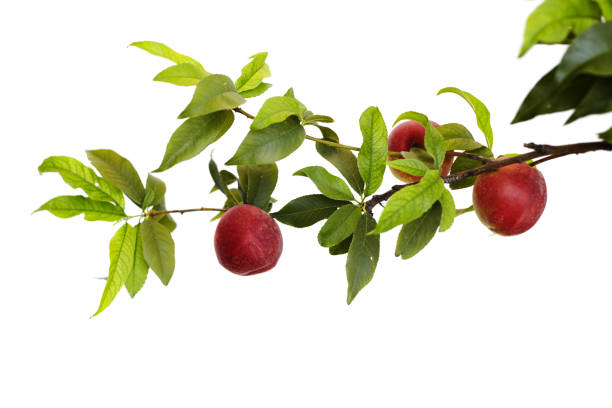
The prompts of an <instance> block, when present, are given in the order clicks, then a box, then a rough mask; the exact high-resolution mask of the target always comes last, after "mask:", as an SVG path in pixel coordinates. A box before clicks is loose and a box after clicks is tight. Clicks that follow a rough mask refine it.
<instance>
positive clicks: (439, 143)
mask: <svg viewBox="0 0 612 408" xmlns="http://www.w3.org/2000/svg"><path fill="white" fill-rule="evenodd" d="M425 150H427V152H428V153H429V154H431V156H432V157H433V159H434V164H435V166H436V168H438V169H439V168H440V167H442V163H443V162H444V158H445V156H446V144H445V143H444V137H443V136H442V134H441V133H440V132H439V131H438V129H436V128H435V126H433V125H432V124H431V122H429V121H428V122H427V125H426V126H425Z"/></svg>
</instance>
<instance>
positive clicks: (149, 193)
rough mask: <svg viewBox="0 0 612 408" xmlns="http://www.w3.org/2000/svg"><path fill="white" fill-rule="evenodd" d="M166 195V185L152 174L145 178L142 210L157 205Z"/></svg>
mask: <svg viewBox="0 0 612 408" xmlns="http://www.w3.org/2000/svg"><path fill="white" fill-rule="evenodd" d="M165 195H166V183H164V182H163V181H162V180H160V179H158V178H157V177H155V176H154V175H152V174H149V175H148V176H147V186H146V187H145V198H144V200H143V203H142V207H143V208H147V207H149V206H151V205H155V204H159V203H160V202H161V200H162V199H163V198H164V196H165Z"/></svg>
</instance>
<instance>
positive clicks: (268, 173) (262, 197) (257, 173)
mask: <svg viewBox="0 0 612 408" xmlns="http://www.w3.org/2000/svg"><path fill="white" fill-rule="evenodd" d="M238 174H240V176H241V182H240V184H241V185H242V186H246V201H245V203H246V204H251V205H255V206H257V207H259V208H261V209H262V210H264V211H267V209H268V205H269V204H270V198H271V197H272V192H273V191H274V188H275V187H276V182H277V180H278V167H276V164H274V163H271V164H259V165H251V166H238ZM245 179H246V180H245ZM243 180H244V182H243Z"/></svg>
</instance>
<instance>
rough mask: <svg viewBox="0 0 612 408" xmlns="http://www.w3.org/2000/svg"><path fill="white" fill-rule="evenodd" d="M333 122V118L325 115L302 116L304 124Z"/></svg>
mask: <svg viewBox="0 0 612 408" xmlns="http://www.w3.org/2000/svg"><path fill="white" fill-rule="evenodd" d="M313 123H334V119H333V118H332V117H331V116H327V115H310V116H308V117H305V118H304V124H313Z"/></svg>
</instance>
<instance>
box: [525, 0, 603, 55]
mask: <svg viewBox="0 0 612 408" xmlns="http://www.w3.org/2000/svg"><path fill="white" fill-rule="evenodd" d="M600 14H601V13H600V11H599V8H598V7H597V5H596V4H595V3H594V2H593V1H591V0H546V1H544V2H543V3H542V4H540V5H539V6H538V8H536V9H535V10H534V11H533V12H532V13H531V14H530V15H529V18H527V23H526V24H525V34H524V41H523V45H522V47H521V52H520V54H519V57H522V56H523V55H525V53H526V52H527V51H528V50H529V49H530V48H531V47H532V46H533V45H535V44H537V43H545V44H557V43H563V42H565V41H566V40H567V39H568V38H569V37H570V35H571V34H574V35H578V34H580V33H581V32H583V31H584V30H586V29H587V28H589V27H591V26H592V25H594V24H598V23H599V22H600V21H601V20H600Z"/></svg>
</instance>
